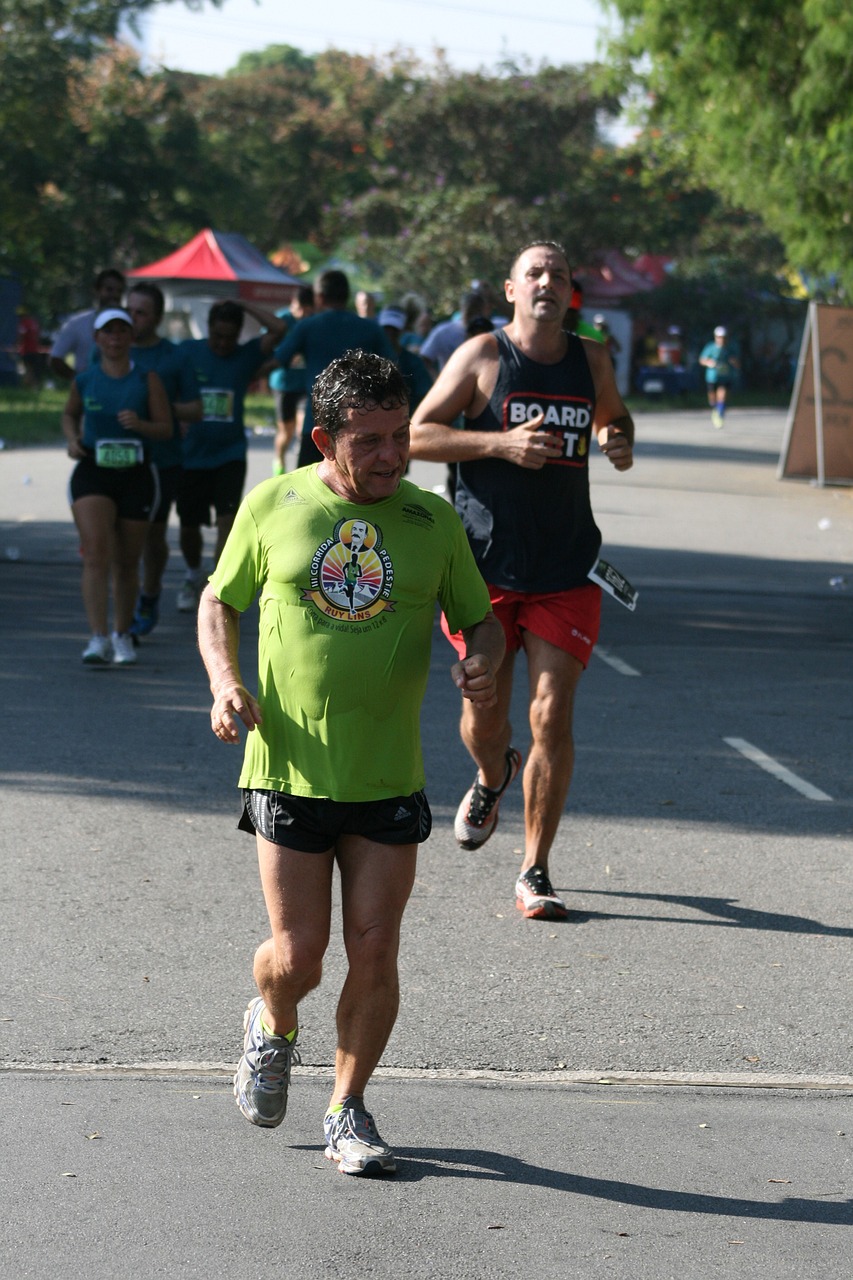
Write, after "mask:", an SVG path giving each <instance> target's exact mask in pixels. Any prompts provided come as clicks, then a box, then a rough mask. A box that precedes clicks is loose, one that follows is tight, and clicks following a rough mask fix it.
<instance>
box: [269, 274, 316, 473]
mask: <svg viewBox="0 0 853 1280" xmlns="http://www.w3.org/2000/svg"><path fill="white" fill-rule="evenodd" d="M313 314H314V290H313V289H312V288H311V286H310V285H308V284H304V285H300V286H299V290H298V292H297V294H296V297H295V298H294V299H293V301H292V302H291V304H290V306H289V307H288V308H287V309H286V310H284V311H277V312H276V315H277V316H278V318H279V319H280V320H283V321H284V323H285V325H286V332H287V333H289V332H290V330H291V329H292V328H294V326H295V325H297V324H298V323H299V321H300V320H305V319H306V318H307V317H308V316H313ZM267 382H268V383H269V388H270V391H271V392H272V394H273V400H274V401H275V443H274V445H273V463H272V473H273V475H274V476H280V475H282V474H283V473H284V471H285V455H286V454H287V451H288V449H289V448H290V445H291V442H292V440H293V437H294V436H295V435H296V428H297V426H299V428H300V430H301V419H302V418H303V417H304V416H305V415H304V405H305V396H306V391H305V361H304V360H303V358H302V356H296V357H295V359H294V361H293V363H292V364H291V366H290V367H289V368H288V369H282V368H281V366H280V365H279V366H277V367H276V368H275V369H273V371H272V373H271V374H270V375H269V377H268V378H267Z"/></svg>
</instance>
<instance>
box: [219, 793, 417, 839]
mask: <svg viewBox="0 0 853 1280" xmlns="http://www.w3.org/2000/svg"><path fill="white" fill-rule="evenodd" d="M237 826H238V827H239V829H240V830H241V831H248V832H249V834H250V835H254V834H255V832H258V833H259V834H260V835H262V836H263V838H264V839H265V840H269V841H270V843H271V844H280V845H282V846H283V847H284V848H285V849H298V850H299V851H300V852H302V853H325V852H326V851H327V850H328V849H332V848H334V846H335V842H336V841H337V839H338V837H339V836H364V837H365V839H367V840H373V841H375V842H376V844H422V843H423V841H424V840H426V839H428V837H429V833H430V831H431V830H432V814H431V813H430V808H429V803H428V801H427V798H426V793H425V792H423V791H416V792H415V793H414V795H410V796H393V797H392V798H391V799H388V800H366V801H362V802H359V803H354V804H345V803H341V802H340V801H337V800H314V799H311V798H310V797H307V796H290V795H286V794H285V793H284V792H283V791H250V790H244V791H243V812H242V814H241V816H240V821H239V822H238V823H237Z"/></svg>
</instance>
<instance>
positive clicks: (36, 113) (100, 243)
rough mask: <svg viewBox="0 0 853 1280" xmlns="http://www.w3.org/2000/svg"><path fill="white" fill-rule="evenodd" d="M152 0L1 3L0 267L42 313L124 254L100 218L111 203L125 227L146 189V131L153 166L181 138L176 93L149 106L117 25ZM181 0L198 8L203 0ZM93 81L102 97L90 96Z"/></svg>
mask: <svg viewBox="0 0 853 1280" xmlns="http://www.w3.org/2000/svg"><path fill="white" fill-rule="evenodd" d="M210 2H211V3H219V0H210ZM153 3H155V0H26V3H21V0H0V133H2V137H3V145H2V147H0V186H2V190H3V199H2V201H0V273H2V274H4V275H7V274H15V275H18V276H19V277H20V278H21V280H22V283H23V285H24V289H25V293H26V297H27V301H28V303H29V305H30V306H31V307H33V308H35V309H38V310H39V311H40V312H41V313H42V315H43V316H48V315H49V314H50V313H51V312H54V311H56V310H67V309H68V308H69V307H71V306H73V305H75V304H77V303H78V302H81V301H86V300H88V293H89V285H90V281H91V276H92V273H93V271H94V269H95V268H96V267H97V266H103V265H105V263H106V262H107V261H113V260H115V254H116V252H118V253H119V254H120V253H121V250H122V244H121V236H120V234H119V237H118V241H117V239H116V234H115V230H116V229H115V226H113V228H112V233H110V232H108V231H106V230H105V231H104V232H103V233H102V231H101V227H102V226H103V225H104V224H105V223H106V222H108V221H109V220H110V217H109V216H108V215H109V211H110V210H112V212H113V214H114V215H115V216H114V217H113V219H112V220H113V223H115V220H116V217H121V216H122V215H124V221H125V226H126V225H127V217H128V210H129V209H132V208H135V209H139V207H140V202H141V203H143V204H144V203H146V202H147V201H148V200H149V198H150V190H151V189H150V187H149V188H148V189H146V188H145V186H144V184H143V183H141V182H140V172H139V170H137V168H136V165H135V154H136V150H137V147H138V146H139V144H140V135H141V133H145V134H146V136H147V138H148V143H149V145H148V153H147V154H146V152H145V148H144V147H143V148H142V152H141V154H140V160H139V169H140V170H143V171H144V170H145V169H146V168H147V169H148V170H149V173H150V170H151V159H152V148H153V150H154V152H157V151H158V150H159V146H160V144H161V143H163V144H164V145H165V147H166V153H167V154H168V151H169V145H170V144H169V141H168V140H169V138H170V137H171V145H172V147H174V145H175V143H176V140H177V137H178V136H179V134H180V133H181V128H178V129H177V130H176V129H174V128H172V127H171V126H170V125H169V124H168V123H166V122H164V119H163V113H165V114H166V115H168V113H169V110H170V109H173V108H176V106H177V102H176V98H175V96H174V94H173V95H172V97H171V99H170V100H169V97H168V95H164V94H163V93H162V92H161V91H160V90H159V89H158V91H157V92H156V93H155V94H154V95H153V97H152V99H151V100H150V101H148V103H147V105H146V95H145V94H144V93H139V92H138V90H139V85H140V82H141V73H139V71H138V68H136V70H135V71H134V70H132V69H131V64H130V62H129V61H128V59H127V57H126V55H125V54H123V53H120V52H119V51H118V49H117V46H116V43H115V41H116V36H117V33H118V30H119V26H120V24H121V22H122V21H123V20H130V21H132V20H133V18H134V16H135V15H138V14H140V13H142V12H144V11H145V10H146V9H149V8H150V7H152V5H153ZM185 3H186V4H188V6H189V7H190V8H200V7H201V0H185ZM108 66H111V69H110V70H109V71H107V69H106V68H107V67H108ZM93 85H94V86H95V89H96V91H97V90H98V89H103V91H104V95H105V97H104V99H103V100H99V99H98V97H97V92H96V93H95V94H94V96H93V95H92V94H91V93H90V89H91V88H92V86H93ZM121 86H123V87H124V89H125V90H127V91H128V93H129V94H130V98H129V101H128V103H126V102H125V101H124V99H123V98H122V96H121V94H120V93H119V88H120V87H121ZM107 104H109V107H108V106H107ZM126 106H129V112H128V121H127V132H126V133H123V132H122V123H123V116H124V111H125V107H126ZM158 112H159V113H160V114H159V115H158V114H157V113H158ZM110 113H112V114H113V115H114V119H110V118H109V116H110ZM90 125H91V126H92V127H91V128H90ZM182 127H183V132H184V137H185V140H186V138H187V137H188V135H187V132H186V126H185V125H184V126H182ZM96 170H97V171H98V172H99V173H100V175H101V181H96V180H95V179H94V177H93V174H94V172H95V171H96ZM131 178H132V179H133V181H132V182H130V185H128V183H129V180H130V179H131ZM166 181H168V178H166V177H165V175H164V179H163V181H161V182H160V184H159V185H160V188H161V189H162V190H165V182H166ZM122 186H124V188H126V189H125V190H124V193H123V194H122ZM130 216H131V217H134V216H135V215H134V214H132V213H131V214H130ZM143 220H144V219H143ZM125 243H127V240H126V241H125Z"/></svg>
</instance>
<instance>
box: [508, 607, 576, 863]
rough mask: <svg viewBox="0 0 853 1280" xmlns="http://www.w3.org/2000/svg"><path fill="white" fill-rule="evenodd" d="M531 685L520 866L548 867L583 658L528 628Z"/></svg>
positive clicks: (570, 763) (571, 756) (566, 782)
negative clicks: (523, 833)
mask: <svg viewBox="0 0 853 1280" xmlns="http://www.w3.org/2000/svg"><path fill="white" fill-rule="evenodd" d="M524 647H525V651H526V653H527V665H528V677H529V686H530V733H531V743H530V751H529V754H528V756H527V763H526V765H525V767H524V829H525V848H524V861H523V862H522V865H521V871H522V872H524V871H527V870H528V868H530V867H533V866H539V867H543V868H544V869H545V870H546V871H547V869H548V861H549V856H550V853H551V846H552V844H553V842H554V837H555V836H556V834H557V828H558V826H559V824H560V818H561V817H562V815H563V808H564V806H565V803H566V797H567V796H568V794H569V786H570V785H571V781H572V772H573V770H574V763H575V748H574V738H573V736H572V722H573V715H574V704H575V691H576V689H577V686H578V681H579V680H580V678H581V675H582V674H583V669H584V668H583V663H581V662H580V661H579V660H578V659H577V658H575V657H573V656H572V654H570V653H566V652H565V651H564V650H562V649H558V648H556V646H554V645H552V644H549V643H548V641H547V640H542V639H541V638H540V637H539V636H535V635H533V634H532V633H531V632H529V631H526V632H525V633H524Z"/></svg>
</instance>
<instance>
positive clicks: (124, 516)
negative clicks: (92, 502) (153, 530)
mask: <svg viewBox="0 0 853 1280" xmlns="http://www.w3.org/2000/svg"><path fill="white" fill-rule="evenodd" d="M68 493H69V497H70V500H71V502H72V503H73V502H76V501H77V499H78V498H89V497H92V496H96V497H101V498H109V499H110V501H111V502H114V503H115V506H116V514H117V515H118V518H119V520H145V521H149V520H150V519H151V518H152V515H153V512H154V510H155V508H156V507H157V506H158V505H159V501H160V483H159V477H158V474H157V468H156V467H154V466H152V465H151V463H150V462H142V463H140V464H139V465H138V466H135V467H99V466H98V464H97V463H96V462H95V459H94V458H81V460H80V461H79V462H78V463H77V466H76V467H75V468H74V470H73V471H72V472H71V479H70V480H69V482H68Z"/></svg>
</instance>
